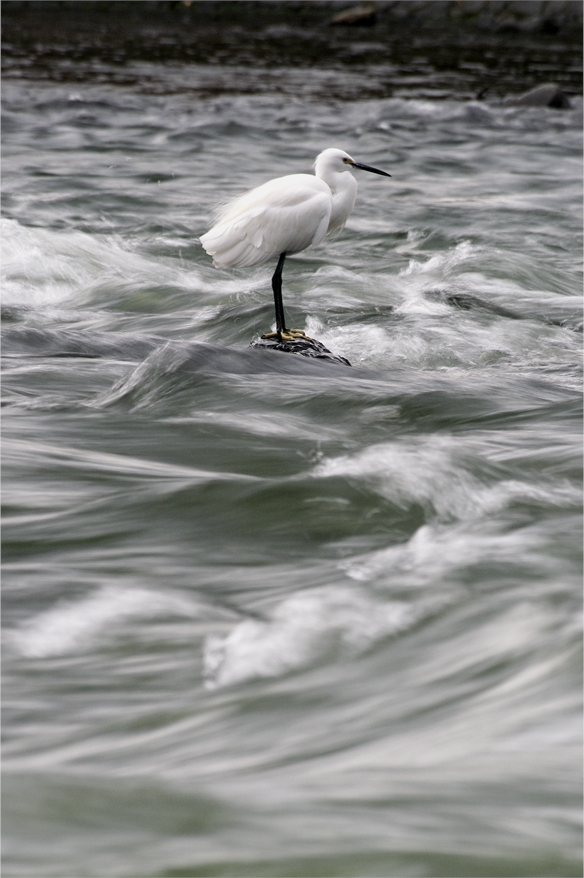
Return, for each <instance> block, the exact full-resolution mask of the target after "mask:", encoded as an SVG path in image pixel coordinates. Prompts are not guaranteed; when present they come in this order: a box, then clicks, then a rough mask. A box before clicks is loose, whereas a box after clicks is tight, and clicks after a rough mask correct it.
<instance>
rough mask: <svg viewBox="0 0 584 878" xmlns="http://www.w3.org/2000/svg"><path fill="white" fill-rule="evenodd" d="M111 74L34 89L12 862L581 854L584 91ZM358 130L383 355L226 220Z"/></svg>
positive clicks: (348, 272) (371, 309) (8, 864)
mask: <svg viewBox="0 0 584 878" xmlns="http://www.w3.org/2000/svg"><path fill="white" fill-rule="evenodd" d="M97 72H98V73H99V76H98V75H97V74H96V77H95V79H94V80H92V79H91V77H89V78H88V79H87V80H86V81H84V82H79V83H75V84H68V83H67V82H64V83H55V82H51V81H41V80H35V79H34V78H32V79H31V78H29V79H26V78H25V79H23V80H22V81H19V80H18V79H16V78H15V79H8V80H7V81H6V83H5V86H4V104H5V122H4V129H3V132H4V133H3V137H4V168H3V171H4V180H5V183H4V192H5V209H4V217H5V218H4V219H3V252H4V259H3V263H4V275H5V277H4V309H5V311H4V313H5V328H6V337H5V341H4V353H5V355H6V359H5V371H4V382H3V397H4V417H3V435H4V482H3V487H4V502H5V506H6V519H5V524H4V675H5V679H4V729H5V743H4V789H3V791H4V858H5V865H4V874H5V875H7V876H9V875H10V876H41V878H46V876H57V878H74V876H98V878H102V876H196V875H199V876H206V875H226V876H241V875H251V876H260V875H264V876H275V875H281V876H301V875H302V876H316V875H321V876H333V875H334V876H336V875H339V876H361V875H362V876H373V875H379V876H419V875H420V876H421V875H431V876H471V875H472V876H495V875H497V876H515V875H522V876H535V875H538V876H556V875H578V874H581V846H580V845H581V833H580V827H581V819H580V813H581V811H580V809H581V773H580V768H579V763H580V742H581V737H580V718H581V628H580V604H581V565H580V556H581V535H582V534H581V517H580V507H581V494H580V485H581V394H580V388H581V385H580V378H581V372H580V353H581V335H580V333H579V332H578V330H579V329H581V312H580V303H579V294H580V291H581V273H580V269H581V261H580V255H581V120H582V115H581V99H576V100H575V101H574V103H575V107H574V109H573V110H571V111H567V112H558V111H554V110H551V109H538V108H517V107H508V106H504V105H503V104H501V103H500V102H493V103H492V104H485V103H477V102H474V101H472V100H466V99H464V100H463V99H459V100H455V99H453V98H450V99H447V100H440V99H438V98H439V97H441V95H440V93H439V90H437V94H436V96H435V98H432V95H431V88H430V87H428V88H426V89H425V90H424V89H421V88H420V87H418V86H416V87H413V86H412V87H411V89H410V93H408V85H407V83H405V85H404V93H403V94H401V95H398V96H395V97H393V98H389V99H377V100H366V101H360V100H349V99H347V98H346V97H344V98H341V97H339V89H341V91H342V88H341V86H342V85H343V75H345V74H342V72H339V71H338V70H337V71H330V70H329V71H327V70H326V69H324V68H323V70H312V71H311V72H310V74H309V76H310V84H311V87H309V86H308V85H307V81H306V72H305V71H304V72H303V71H301V70H288V69H286V70H284V69H283V70H280V71H279V72H278V73H277V75H276V74H270V73H269V72H266V71H265V70H264V71H263V72H262V71H259V72H258V71H255V72H254V70H253V69H251V68H246V69H245V70H242V69H239V68H237V67H221V66H214V67H209V68H204V67H201V68H197V67H196V65H193V66H189V65H185V64H182V63H181V64H175V65H168V64H158V65H157V64H154V63H146V62H144V63H143V64H142V65H140V64H137V63H136V64H135V65H134V72H135V81H134V82H124V83H121V84H116V82H115V81H113V80H115V77H111V78H110V79H109V80H108V77H107V76H105V75H103V69H101V68H100V70H98V71H97ZM370 73H371V71H370ZM246 77H247V79H246ZM254 77H255V78H254ZM359 77H365V73H364V72H363V71H353V72H351V73H347V74H346V81H345V85H346V87H347V91H351V92H352V93H356V92H358V86H359V82H360V81H361V80H360V79H359ZM100 78H101V79H102V80H103V81H101V82H100V81H98V80H99V79H100ZM363 81H364V79H363ZM242 82H245V87H242ZM153 83H154V84H155V86H156V87H152V84H153ZM210 83H211V84H210ZM254 83H255V85H254ZM331 84H332V85H331ZM430 85H431V84H430ZM329 86H330V88H329ZM190 88H191V89H192V90H191V91H189V89H190ZM197 89H199V90H198V91H197ZM245 90H248V91H251V94H241V91H245ZM206 91H208V94H206ZM213 91H220V92H221V93H220V94H213ZM254 92H255V93H254ZM328 92H330V94H329V93H328ZM422 92H424V93H422ZM426 92H428V93H429V94H430V96H428V94H427V93H426ZM328 146H338V147H341V148H344V149H346V150H348V151H349V152H350V153H351V154H352V155H354V156H355V158H357V159H358V160H360V161H363V162H366V163H369V164H372V165H375V166H377V167H381V168H384V169H386V170H388V171H389V172H390V173H391V174H392V179H391V180H385V179H381V178H374V179H372V177H371V176H370V175H367V174H362V175H361V176H360V177H359V180H358V182H359V187H360V188H359V195H358V201H357V205H356V208H355V211H354V213H353V215H352V217H351V219H350V220H349V223H348V225H347V227H346V229H345V230H344V232H343V233H342V234H341V235H340V236H339V237H338V238H337V239H336V240H334V241H332V242H327V243H325V244H324V245H323V246H321V247H320V248H319V249H318V250H314V251H307V252H305V253H303V254H301V255H299V256H296V257H294V258H293V259H290V260H289V262H288V264H287V266H286V271H285V278H284V290H285V304H286V307H287V311H288V314H289V315H290V321H289V322H290V324H291V325H293V326H299V327H305V328H306V329H307V331H308V332H309V333H311V334H314V335H315V336H316V337H317V338H319V339H321V340H322V341H323V342H325V344H326V345H327V346H328V347H329V348H330V349H331V350H332V351H334V352H335V353H338V354H341V355H343V356H345V357H348V358H349V360H350V361H351V362H352V364H353V368H352V369H349V368H346V367H343V366H335V365H327V364H319V363H316V364H314V363H309V362H306V361H304V360H302V359H296V358H294V357H289V356H288V357H287V356H286V355H284V354H276V353H267V352H265V353H261V352H258V351H255V352H254V351H249V349H248V345H249V343H250V341H251V340H252V339H253V338H254V337H255V336H257V334H258V333H259V332H261V331H265V330H266V329H267V328H268V327H269V325H270V322H271V321H272V305H271V293H270V288H269V278H270V274H271V271H272V270H273V267H272V266H266V267H262V268H260V269H258V270H248V271H239V272H238V271H223V270H217V269H214V268H213V267H212V266H211V264H210V260H209V259H208V257H207V256H206V255H205V253H204V252H203V251H202V249H201V247H200V245H198V243H197V237H198V235H200V234H202V232H203V231H205V230H206V229H207V228H208V219H209V215H210V212H211V209H212V207H213V205H214V204H215V203H216V202H217V201H218V200H221V199H222V198H226V197H229V196H232V195H235V194H237V193H239V192H241V191H243V190H244V189H246V188H248V187H251V186H254V185H257V184H259V183H261V182H263V181H264V180H265V179H268V178H270V177H272V176H279V175H281V174H285V173H295V172H302V171H308V170H309V169H310V166H311V163H312V161H313V159H314V157H315V156H316V154H317V153H318V152H319V151H320V150H321V149H323V148H325V147H328ZM201 342H203V343H206V344H209V345H210V346H211V347H209V348H203V349H201V348H197V347H194V346H193V344H192V343H201ZM67 352H69V353H77V354H78V355H80V356H57V355H58V354H63V353H67Z"/></svg>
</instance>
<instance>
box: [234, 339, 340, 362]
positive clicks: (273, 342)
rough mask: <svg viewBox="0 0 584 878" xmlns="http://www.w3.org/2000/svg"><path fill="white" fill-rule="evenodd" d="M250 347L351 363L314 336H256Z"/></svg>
mask: <svg viewBox="0 0 584 878" xmlns="http://www.w3.org/2000/svg"><path fill="white" fill-rule="evenodd" d="M251 347H254V348H263V349H264V350H266V351H282V352H283V353H285V354H300V355H301V356H303V357H310V358H312V359H316V360H328V361H329V362H330V363H341V364H342V365H343V366H350V365H351V364H350V363H349V361H348V360H347V359H345V357H337V356H336V355H335V354H332V353H331V352H330V351H329V350H328V348H325V346H324V345H323V343H322V342H321V341H317V340H316V339H315V338H308V337H305V338H295V339H293V340H291V341H278V339H277V338H256V339H255V341H252V343H251Z"/></svg>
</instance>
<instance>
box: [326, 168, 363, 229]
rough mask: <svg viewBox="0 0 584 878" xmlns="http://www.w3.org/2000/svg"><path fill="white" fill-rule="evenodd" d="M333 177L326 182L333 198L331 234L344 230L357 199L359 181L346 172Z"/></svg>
mask: <svg viewBox="0 0 584 878" xmlns="http://www.w3.org/2000/svg"><path fill="white" fill-rule="evenodd" d="M331 177H332V179H331V178H330V177H329V178H328V179H327V180H326V183H327V185H328V186H329V187H330V190H331V192H332V196H333V204H332V210H331V218H330V221H329V227H328V231H329V234H330V233H332V232H336V231H338V230H340V229H342V228H343V226H344V225H345V223H346V222H347V218H348V216H349V214H350V213H351V211H352V210H353V206H354V204H355V198H356V197H357V181H356V180H355V178H354V177H353V175H352V174H351V173H348V172H344V173H341V174H334V176H333V175H331Z"/></svg>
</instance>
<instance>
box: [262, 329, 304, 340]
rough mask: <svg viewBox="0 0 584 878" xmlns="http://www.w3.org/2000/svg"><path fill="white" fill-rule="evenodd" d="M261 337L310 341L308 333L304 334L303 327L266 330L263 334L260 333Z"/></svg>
mask: <svg viewBox="0 0 584 878" xmlns="http://www.w3.org/2000/svg"><path fill="white" fill-rule="evenodd" d="M262 338H266V339H269V338H273V339H276V340H277V341H295V340H296V339H297V338H303V339H306V341H312V339H311V338H310V336H309V335H306V333H305V332H304V330H303V329H287V330H285V331H282V332H266V334H265V335H262Z"/></svg>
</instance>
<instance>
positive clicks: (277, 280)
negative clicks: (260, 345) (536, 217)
mask: <svg viewBox="0 0 584 878" xmlns="http://www.w3.org/2000/svg"><path fill="white" fill-rule="evenodd" d="M285 259H286V254H285V253H281V254H280V258H279V259H278V265H277V268H276V270H275V272H274V276H273V277H272V289H273V291H274V306H275V308H276V331H277V333H278V336H279V337H280V333H282V332H288V330H287V329H286V321H285V320H284V303H283V302H282V269H283V268H284V260H285ZM280 341H281V338H280Z"/></svg>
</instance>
